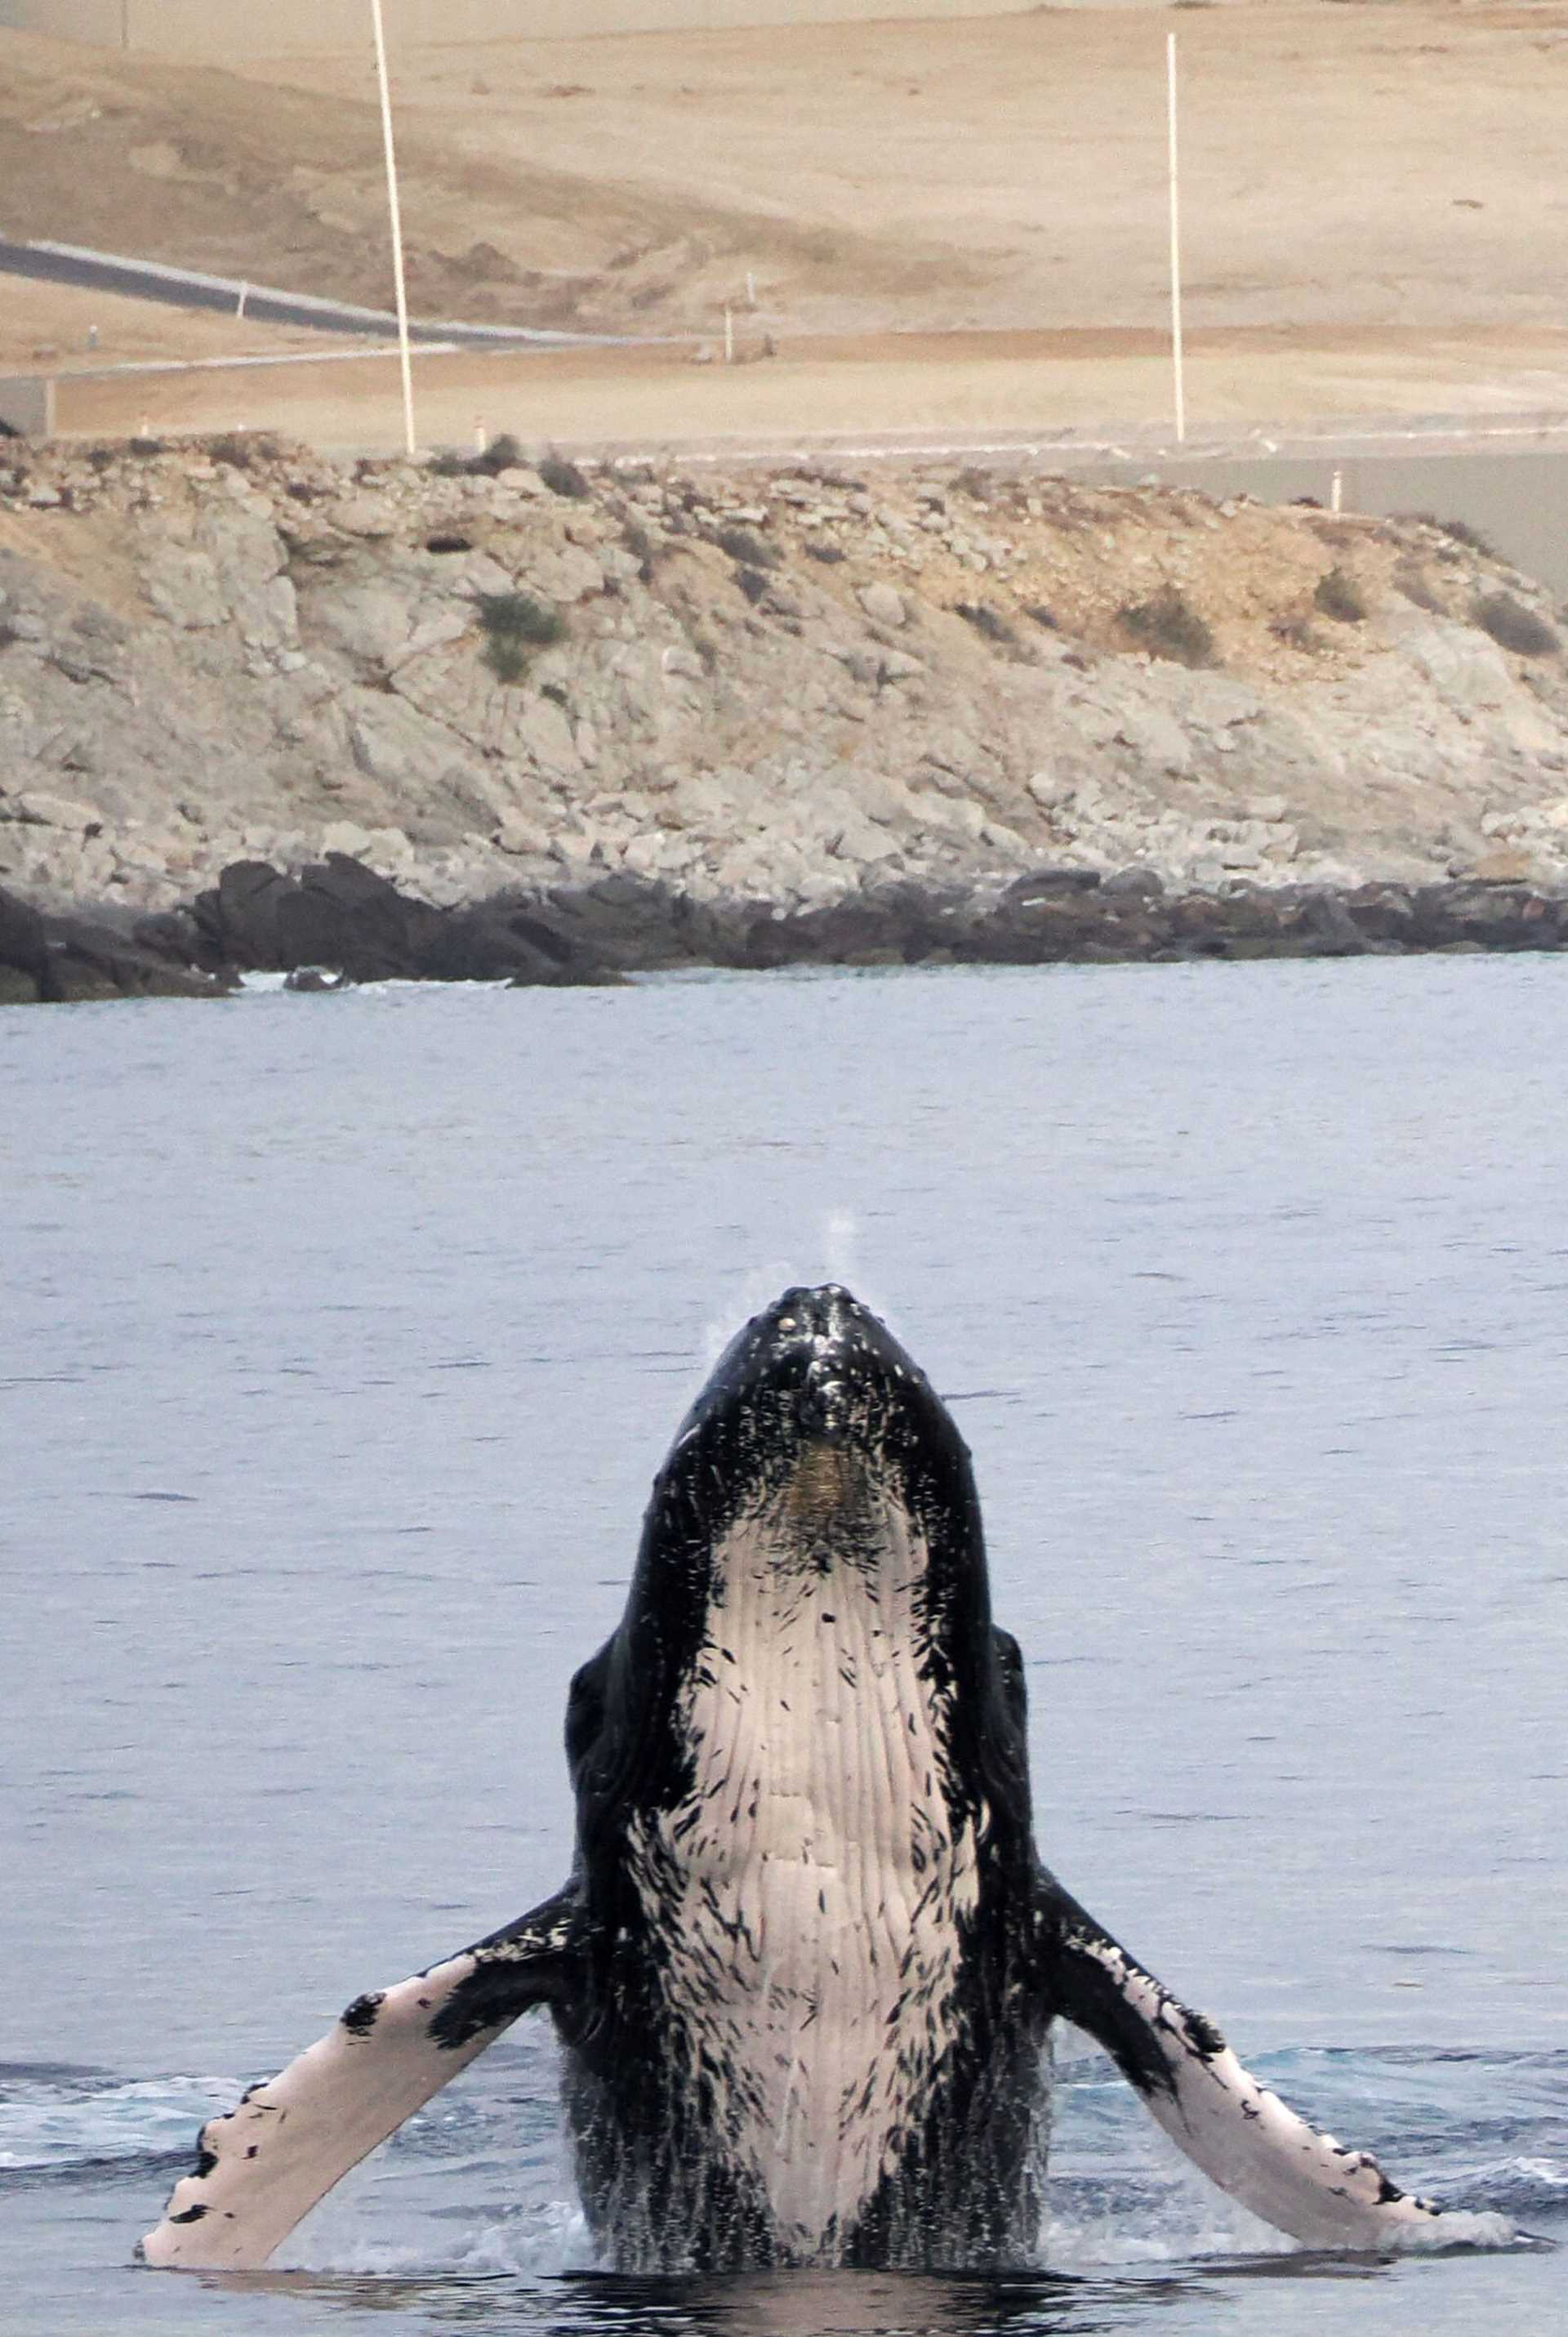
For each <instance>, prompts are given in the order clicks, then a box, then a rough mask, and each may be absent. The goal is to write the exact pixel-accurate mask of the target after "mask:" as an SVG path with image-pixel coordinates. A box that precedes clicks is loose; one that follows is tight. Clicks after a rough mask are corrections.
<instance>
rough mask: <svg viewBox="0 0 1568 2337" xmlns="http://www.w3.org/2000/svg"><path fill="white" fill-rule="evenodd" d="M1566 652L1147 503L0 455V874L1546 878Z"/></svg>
mask: <svg viewBox="0 0 1568 2337" xmlns="http://www.w3.org/2000/svg"><path fill="white" fill-rule="evenodd" d="M541 474H542V475H541ZM1553 626H1554V616H1553V611H1551V610H1550V609H1549V608H1548V607H1547V606H1546V604H1545V602H1544V599H1543V596H1542V595H1541V594H1540V593H1539V592H1538V591H1537V590H1536V589H1535V588H1534V587H1533V586H1531V585H1530V584H1529V583H1528V582H1526V581H1525V580H1524V579H1523V578H1520V577H1518V576H1515V575H1514V574H1513V573H1512V572H1508V571H1507V570H1505V569H1504V568H1503V567H1501V566H1500V564H1499V563H1498V562H1495V560H1493V559H1492V558H1491V557H1490V556H1489V555H1487V554H1485V552H1481V551H1478V550H1476V549H1475V548H1472V547H1471V546H1469V545H1467V544H1466V543H1461V542H1456V540H1455V539H1454V538H1453V536H1452V535H1450V534H1449V533H1446V532H1445V531H1444V530H1442V529H1441V528H1440V527H1438V526H1436V525H1433V524H1426V523H1418V522H1407V523H1383V522H1372V521H1368V520H1363V519H1359V518H1351V517H1343V518H1340V517H1333V516H1330V515H1329V514H1328V513H1322V512H1320V511H1317V510H1313V509H1290V510H1285V511H1277V510H1273V509H1270V508H1266V507H1263V506H1261V505H1256V504H1251V503H1241V504H1226V505H1222V506H1216V505H1214V504H1211V503H1210V502H1208V501H1207V500H1206V499H1205V498H1203V496H1201V495H1198V494H1192V493H1187V492H1182V493H1173V492H1164V491H1162V490H1159V489H1155V488H1153V487H1150V488H1140V489H1135V490H1116V491H1111V490H1099V489H1090V488H1086V487H1082V486H1076V485H1073V484H1068V483H1066V482H1064V481H1062V480H1059V479H1055V478H1049V477H1037V476H1020V477H1006V478H1004V477H998V476H995V475H989V474H980V473H979V472H974V471H965V472H961V473H955V472H953V471H951V470H944V471H940V472H939V471H926V470H914V471H899V472H896V473H891V472H886V471H879V472H878V473H877V474H875V475H874V476H870V475H868V476H854V477H852V476H850V475H848V474H839V473H837V472H828V471H823V472H821V473H816V472H812V473H805V472H801V471H792V472H779V473H771V474H762V473H756V472H745V473H736V474H733V475H729V474H725V473H724V472H723V471H718V472H714V473H707V472H704V473H703V474H700V475H675V474H662V473H653V472H650V471H648V470H647V469H642V470H637V471H624V472H623V471H603V472H597V473H595V474H592V475H591V476H589V477H586V478H585V477H583V476H582V475H581V474H579V473H576V472H574V471H573V470H572V469H571V467H570V465H564V464H542V465H541V467H540V468H539V469H535V468H533V467H531V466H529V465H527V464H522V463H521V462H517V463H509V462H508V461H507V460H506V459H505V450H504V449H502V452H501V454H500V455H496V456H494V457H492V460H491V461H490V463H489V464H488V467H485V468H482V469H479V470H477V471H475V470H472V469H471V468H464V467H463V466H461V465H454V464H447V465H445V466H443V467H442V468H440V469H437V468H433V467H427V466H426V467H421V466H415V465H413V464H402V463H386V462H376V463H360V464H357V465H350V466H341V465H336V464H332V463H330V462H327V461H326V460H324V459H323V458H321V457H319V456H317V455H312V454H309V453H307V452H306V451H304V450H302V449H298V448H292V447H279V446H277V445H269V444H267V443H265V442H257V441H254V440H237V441H231V442H220V443H213V444H209V445H193V446H186V447H181V448H179V449H173V450H162V449H159V448H156V447H151V446H139V445H131V447H119V448H112V449H111V448H104V449H97V450H88V451H81V450H67V449H63V448H51V449H46V450H34V449H27V450H25V451H22V450H19V449H16V448H13V449H12V450H11V451H10V454H9V456H8V457H7V456H5V455H3V454H0V885H9V886H10V887H12V888H13V890H14V891H15V892H17V893H20V894H22V895H25V896H27V897H28V898H30V899H31V900H33V901H34V902H35V903H39V904H43V905H44V906H46V907H47V906H59V905H61V904H65V903H68V902H75V903H82V902H94V903H105V902H107V903H113V902H120V903H122V904H125V905H126V906H127V907H128V908H133V909H138V910H144V911H145V910H159V909H163V908H167V907H169V906H170V905H172V904H175V903H176V902H179V901H182V900H188V899H190V897H191V896H192V895H194V894H196V893H197V892H199V891H200V889H201V888H202V887H203V886H204V885H209V883H211V882H213V881H214V880H215V879H216V877H217V875H218V874H219V871H220V870H221V869H222V868H223V867H224V866H225V865H227V864H229V863H231V862H233V861H235V860H238V859H241V858H245V859H249V860H252V861H265V862H269V863H271V864H272V865H274V866H275V867H277V868H278V869H281V870H291V869H296V868H298V867H299V866H301V865H305V864H306V863H307V862H311V861H316V860H318V859H319V858H320V857H321V856H322V855H323V854H324V853H329V852H338V853H342V854H346V855H348V856H351V857H353V858H354V859H355V860H357V861H359V862H361V863H363V864H364V865H366V866H368V867H370V868H373V869H375V870H377V871H379V872H381V873H382V874H383V875H387V876H389V877H391V878H393V879H394V880H395V881H396V882H397V883H398V884H399V885H401V886H403V887H404V888H407V889H412V890H414V891H417V892H419V893H421V894H422V895H424V896H425V897H426V898H427V899H428V900H430V901H432V902H433V903H435V904H453V903H457V902H464V901H471V900H474V899H478V898H481V897H483V896H485V895H490V894H492V893H495V892H496V891H498V890H501V889H503V888H508V887H521V889H523V890H526V891H531V892H536V893H537V892H539V891H541V889H543V888H546V887H549V886H550V885H556V886H559V885H561V884H562V883H563V882H567V883H581V882H582V881H583V880H585V879H589V878H591V877H592V876H594V875H597V874H599V873H603V872H609V871H616V870H620V871H626V872H629V873H631V874H633V875H638V876H642V877H648V878H657V879H658V880H661V882H662V883H664V884H665V885H667V886H669V887H671V888H672V889H674V890H675V891H677V892H678V893H680V894H681V895H685V896H687V897H688V898H690V899H691V900H693V901H696V902H699V903H701V902H709V903H712V902H719V901H724V900H726V899H727V900H735V899H742V900H751V901H756V902H762V901H765V902H767V903H769V904H774V905H775V906H777V907H780V908H784V909H786V910H792V909H802V908H804V909H813V908H818V909H820V908H822V907H823V906H824V905H826V904H832V903H833V902H834V901H838V900H842V898H843V897H844V896H845V895H852V894H855V893H857V892H858V891H860V889H861V888H862V887H863V886H864V885H866V884H867V883H868V882H876V883H880V884H884V885H885V884H886V883H888V882H890V881H894V880H911V881H913V882H916V883H919V884H930V885H938V886H943V887H950V886H952V885H955V884H969V883H979V884H995V883H998V882H999V881H1006V880H1009V879H1012V878H1016V877H1018V875H1023V874H1026V873H1027V872H1030V871H1037V870H1038V869H1039V868H1040V867H1041V866H1042V865H1049V866H1051V867H1055V868H1081V869H1085V870H1096V869H1098V870H1100V871H1102V872H1108V871H1111V870H1123V871H1125V870H1126V869H1128V868H1130V867H1136V868H1139V869H1142V870H1144V871H1147V872H1149V874H1150V876H1151V877H1152V878H1158V879H1159V880H1161V881H1162V882H1163V883H1164V885H1166V886H1167V887H1170V888H1173V889H1178V890H1188V891H1190V890H1193V889H1194V888H1197V889H1207V890H1209V891H1212V892H1218V891H1222V889H1223V888H1224V887H1225V886H1226V885H1228V884H1232V883H1233V882H1236V881H1239V880H1243V879H1244V880H1247V881H1249V882H1251V884H1253V885H1258V884H1262V885H1274V884H1280V885H1287V884H1289V885H1300V884H1302V883H1310V884H1316V885H1327V886H1329V887H1333V886H1344V885H1350V884H1353V883H1355V882H1358V881H1359V880H1362V879H1365V878H1368V877H1376V878H1381V879H1394V880H1401V881H1404V882H1406V883H1422V882H1427V881H1430V880H1431V879H1433V878H1435V877H1439V876H1443V875H1458V874H1466V875H1478V876H1480V877H1481V878H1482V879H1484V880H1485V879H1490V880H1492V881H1505V880H1508V879H1517V880H1529V881H1531V882H1534V884H1535V885H1537V886H1538V887H1540V888H1543V889H1544V890H1545V891H1547V892H1554V891H1556V890H1557V889H1558V888H1559V887H1563V888H1565V889H1568V676H1565V673H1564V667H1563V660H1562V659H1561V658H1560V657H1559V655H1558V653H1557V650H1556V636H1555V632H1554V630H1553Z"/></svg>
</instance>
